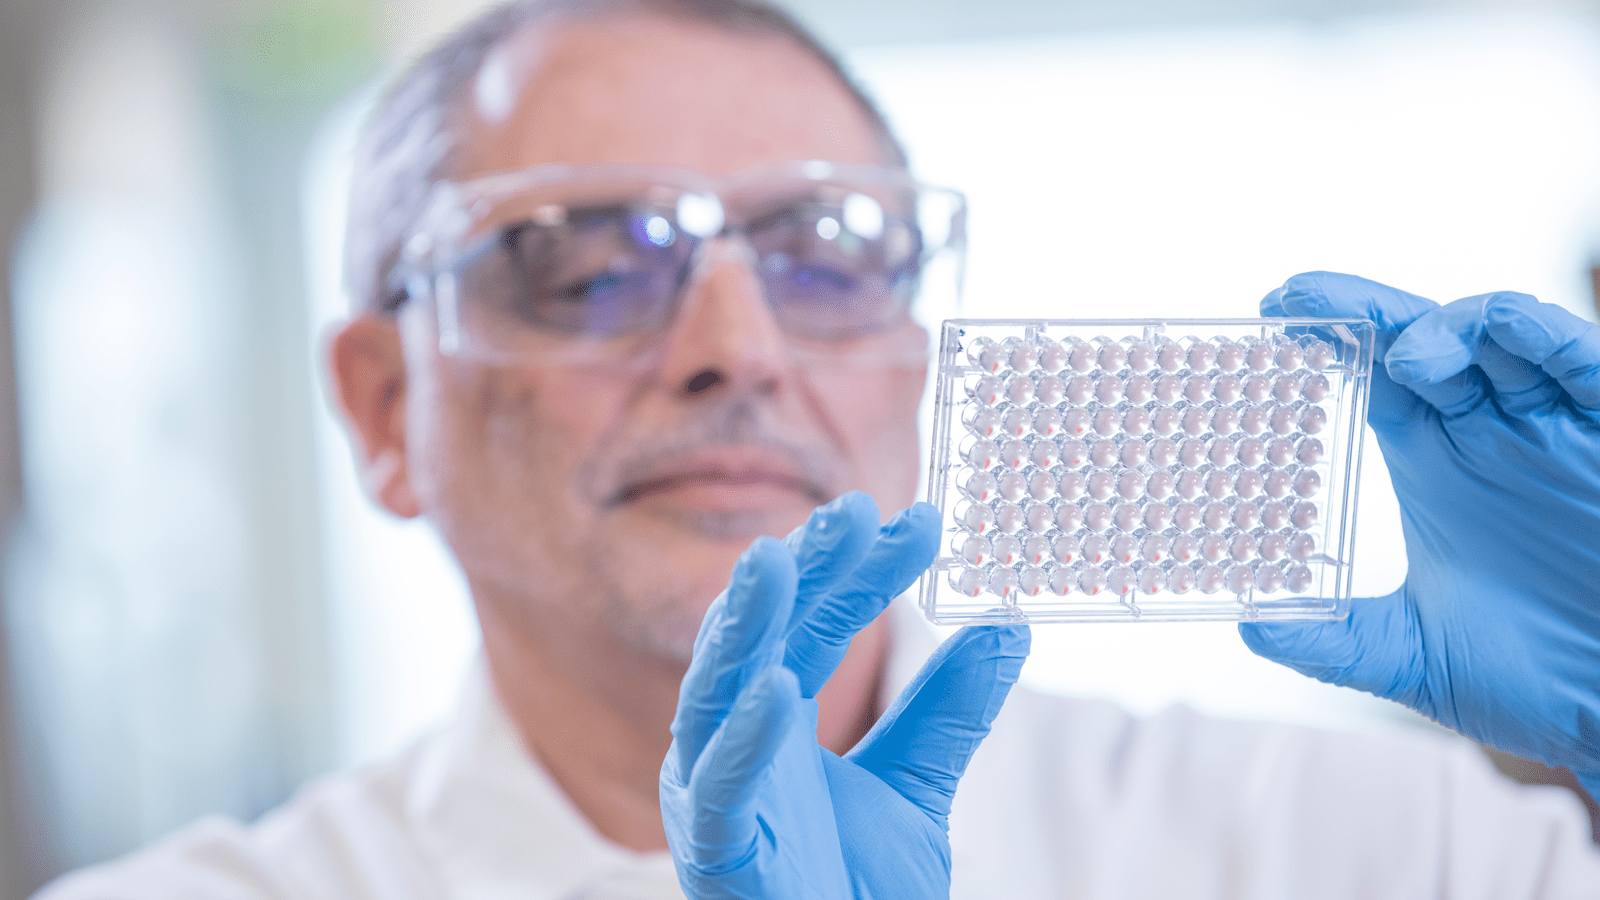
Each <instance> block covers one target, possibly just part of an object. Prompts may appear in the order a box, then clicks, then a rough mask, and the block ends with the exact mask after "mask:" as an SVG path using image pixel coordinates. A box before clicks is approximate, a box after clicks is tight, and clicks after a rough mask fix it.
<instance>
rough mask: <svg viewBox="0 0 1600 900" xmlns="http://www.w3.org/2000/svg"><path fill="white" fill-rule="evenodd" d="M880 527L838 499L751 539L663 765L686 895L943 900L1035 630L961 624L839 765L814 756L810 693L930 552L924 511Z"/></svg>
mask: <svg viewBox="0 0 1600 900" xmlns="http://www.w3.org/2000/svg"><path fill="white" fill-rule="evenodd" d="M877 523H878V511H877V507H876V505H875V504H874V503H873V502H872V500H871V498H869V497H867V496H866V495H865V494H859V493H855V494H846V495H845V496H843V497H841V498H839V499H838V500H835V501H834V502H833V503H830V504H828V505H827V506H824V507H822V508H821V509H818V510H817V511H816V513H814V514H813V515H812V517H811V519H810V521H809V522H807V523H806V525H804V526H803V527H801V528H800V529H798V530H796V531H795V533H794V534H791V535H790V536H789V538H788V539H787V540H785V541H783V542H779V541H776V540H773V539H771V538H762V539H759V540H757V541H756V542H755V543H754V544H752V545H751V547H750V549H749V550H748V551H747V552H746V553H745V554H744V556H743V557H741V558H740V560H739V564H738V566H737V567H736V568H735V569H734V572H733V578H732V580H731V581H730V583H729V585H728V589H727V590H726V591H724V592H723V594H722V595H721V596H720V597H718V598H717V600H716V601H715V602H714V603H712V605H711V608H710V610H708V611H707V613H706V618H705V621H704V622H703V624H702V625H701V628H700V634H699V637H698V638H696V640H695V649H694V658H693V661H692V662H691V663H690V666H689V671H688V673H687V674H686V675H685V676H684V680H683V687H682V690H681V692H680V694H679V699H678V712H677V716H676V718H675V719H674V720H673V723H672V734H673V742H672V749H671V750H670V751H669V752H668V753H667V758H666V761H665V762H664V763H663V764H662V766H661V814H662V819H663V821H664V822H665V824H666V830H667V842H668V844H669V845H671V847H672V856H673V862H674V863H675V864H676V866H677V869H678V881H679V883H680V884H681V885H682V886H683V890H684V892H685V894H687V896H688V897H690V898H692V900H702V898H735V897H738V898H790V897H819V898H829V900H843V898H869V897H870V898H879V900H882V898H899V897H904V898H918V900H922V898H929V897H945V896H948V895H949V890H950V844H949V840H948V838H947V836H946V832H947V826H946V816H947V815H948V814H949V812H950V801H951V798H952V797H954V795H955V789H956V782H957V781H958V780H959V779H960V778H961V774H962V772H964V771H965V770H966V766H967V761H968V759H970V758H971V756H972V752H973V751H974V750H976V749H977V747H978V744H979V742H981V741H982V740H983V738H984V736H985V735H987V734H988V733H989V725H990V723H991V722H992V721H993V720H994V717H995V714H996V713H998V712H999V711H1000V706H1001V704H1002V703H1003V702H1004V701H1005V697H1006V693H1007V692H1008V691H1009V690H1010V688H1011V685H1012V684H1013V683H1015V681H1016V679H1017V674H1018V672H1019V671H1020V670H1021V668H1022V661H1023V659H1024V658H1025V657H1026V655H1027V652H1028V643H1029V632H1028V630H1027V628H1026V627H1025V626H1005V627H992V626H991V627H971V628H964V629H962V630H961V631H960V632H958V633H957V634H956V635H955V636H954V637H952V638H950V639H949V640H948V641H946V642H945V643H944V644H943V645H942V646H941V647H940V648H939V650H938V652H937V653H935V654H934V656H933V657H932V658H931V659H930V660H929V661H928V663H927V665H925V666H924V667H923V669H922V671H921V673H919V674H918V675H917V677H916V678H915V679H914V680H913V681H912V682H911V684H910V685H909V686H908V687H907V688H906V689H905V691H903V692H902V693H901V695H900V697H899V699H898V700H897V701H896V702H895V703H894V705H893V707H892V708H890V709H889V711H888V712H885V713H884V714H883V716H882V717H881V718H880V719H879V720H878V723H877V724H876V725H875V726H874V727H873V728H872V730H871V731H870V732H869V733H868V734H867V736H866V737H865V738H863V739H862V741H861V743H860V744H859V745H857V746H856V748H855V749H854V750H852V751H850V753H849V754H848V755H846V756H844V757H842V758H841V757H839V756H836V755H834V754H833V753H831V752H829V751H828V750H826V749H823V748H822V747H820V746H818V744H817V734H816V731H817V704H816V701H815V700H814V699H813V698H814V697H815V696H816V693H817V690H818V689H819V688H821V687H822V684H823V682H825V681H826V680H827V678H828V676H829V675H831V674H832V673H833V670H834V668H835V667H836V666H837V665H838V664H839V661H840V660H841V659H842V658H843V657H844V652H845V649H846V647H847V646H848V645H849V642H850V638H851V637H852V636H854V635H855V633H856V632H857V631H859V630H860V629H861V628H862V627H863V626H865V625H866V624H867V623H869V622H871V621H872V620H873V619H874V618H876V617H877V615H878V614H879V613H880V612H882V611H883V609H884V608H885V607H886V606H887V605H888V603H889V601H890V600H892V599H893V598H894V597H896V596H897V595H899V594H900V593H901V591H903V590H905V588H906V587H907V586H909V585H910V584H911V582H912V581H914V580H915V579H916V577H917V576H918V575H919V574H920V573H921V572H922V571H923V570H924V569H926V568H927V567H928V566H929V565H930V564H931V563H932V562H933V558H934V557H935V555H937V549H938V540H939V514H938V512H937V511H936V510H934V508H933V507H931V506H928V505H927V504H923V503H919V504H917V505H916V506H913V507H912V508H910V509H908V510H905V511H904V512H901V513H900V514H899V515H897V516H895V517H894V519H893V520H892V521H890V522H889V524H887V525H885V526H883V527H882V529H881V530H880V529H879V527H878V524H877Z"/></svg>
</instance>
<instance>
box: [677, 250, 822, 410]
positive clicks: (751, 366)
mask: <svg viewBox="0 0 1600 900" xmlns="http://www.w3.org/2000/svg"><path fill="white" fill-rule="evenodd" d="M754 262H755V261H754V259H753V254H752V252H751V251H750V249H749V247H748V246H746V245H743V244H742V243H736V242H733V241H730V240H728V239H726V238H724V239H718V240H716V241H714V242H713V243H712V244H710V245H708V246H707V247H706V248H705V256H703V257H702V258H701V259H700V260H699V261H698V262H697V264H696V265H695V267H694V270H693V272H692V273H691V274H690V279H689V284H688V285H687V287H686V288H685V292H684V297H683V303H682V306H681V308H680V309H679V313H678V316H677V319H676V321H674V323H673V325H672V327H671V329H670V330H669V332H668V337H667V342H666V346H665V348H664V353H663V357H662V360H661V369H660V374H661V378H662V382H663V383H664V384H666V385H668V386H669V387H670V389H671V390H672V391H673V392H674V393H676V394H678V395H679V396H681V397H683V398H685V399H701V398H711V397H715V396H721V395H724V394H730V393H744V394H751V395H766V396H770V395H775V394H777V393H778V392H779V391H780V390H781V388H782V385H783V382H784V379H785V376H784V373H785V372H786V371H788V368H789V366H790V365H791V362H790V359H789V354H788V346H787V344H786V342H785V341H784V337H783V333H782V332H781V331H780V330H779V328H778V322H777V320H776V319H775V318H774V317H773V314H772V307H771V306H770V305H769V304H768V303H767V300H766V296H765V291H764V290H763V289H762V286H761V281H760V279H759V278H757V277H756V273H755V267H754Z"/></svg>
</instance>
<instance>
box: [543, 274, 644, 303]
mask: <svg viewBox="0 0 1600 900" xmlns="http://www.w3.org/2000/svg"><path fill="white" fill-rule="evenodd" d="M644 280H645V279H644V277H643V276H642V275H640V274H638V273H635V272H606V273H604V274H601V275H596V276H595V277H593V278H585V279H582V280H580V281H575V282H572V283H569V284H567V285H565V286H562V287H558V288H556V289H555V290H553V291H551V292H550V299H551V300H557V301H561V302H563V303H597V302H605V301H608V300H614V299H615V297H616V294H618V293H619V292H621V291H624V290H626V289H627V288H629V287H632V286H636V285H639V284H642V283H643V282H644Z"/></svg>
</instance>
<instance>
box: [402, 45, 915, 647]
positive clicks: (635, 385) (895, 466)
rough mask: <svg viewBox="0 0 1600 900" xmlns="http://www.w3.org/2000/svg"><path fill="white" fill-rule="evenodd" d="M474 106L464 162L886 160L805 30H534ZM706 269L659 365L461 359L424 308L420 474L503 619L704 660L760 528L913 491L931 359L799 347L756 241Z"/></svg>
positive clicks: (410, 465)
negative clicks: (794, 37) (840, 500)
mask: <svg viewBox="0 0 1600 900" xmlns="http://www.w3.org/2000/svg"><path fill="white" fill-rule="evenodd" d="M468 118H469V120H470V124H469V125H468V127H467V130H466V140H465V145H466V151H465V153H464V155H463V157H462V158H460V159H459V160H458V161H457V164H456V168H455V171H454V173H453V174H454V175H455V177H457V178H463V179H465V178H471V177H474V176H478V175H484V174H489V173H493V172H502V171H508V170H515V169H522V168H526V167H529V166H535V165H540V164H545V163H639V164H647V165H657V166H670V167H675V168H680V169H688V170H692V171H697V172H700V173H704V174H706V175H710V176H719V175H725V174H728V173H732V172H736V171H739V170H742V169H745V168H747V167H750V166H752V165H756V164H761V163H776V162H787V161H792V160H804V159H825V160H832V161H836V162H847V163H865V164H883V163H885V162H887V160H885V158H884V155H883V152H882V150H881V147H880V144H879V143H878V140H877V138H876V136H875V134H874V132H873V130H872V129H871V127H870V125H869V124H868V121H867V119H866V117H865V115H864V113H863V112H862V111H861V109H860V108H859V107H858V106H857V105H856V104H855V103H854V102H853V100H852V99H851V97H850V96H849V94H848V93H847V92H846V91H845V89H844V88H843V87H842V86H841V85H839V84H838V83H837V82H836V81H835V80H834V79H833V77H832V76H831V75H830V74H829V73H828V72H827V71H826V70H825V69H824V68H823V67H822V66H821V65H820V64H819V63H817V62H816V61H815V60H813V59H812V58H810V57H809V56H807V55H806V54H805V53H803V52H802V51H800V50H798V49H796V48H794V47H793V46H792V45H790V44H789V43H787V42H785V41H782V40H779V39H776V38H770V37H761V36H749V35H735V34H730V33H726V32H722V31H718V30H714V29H710V28H707V27H704V26H696V25H689V24H683V23H676V22H671V21H665V20H658V19H648V18H629V19H606V20H602V21H597V22H590V23H579V24H573V25H567V26H562V27H559V28H555V29H550V30H544V31H539V32H529V33H527V34H524V35H521V36H519V37H517V38H514V39H513V40H511V41H509V42H508V43H507V44H506V45H505V46H504V47H502V48H501V49H500V50H499V51H497V53H496V54H494V55H493V56H491V59H490V60H489V62H488V63H486V65H485V71H484V73H483V74H482V75H481V76H480V78H479V79H478V89H477V90H476V92H475V93H474V94H473V98H472V104H471V106H470V109H469V116H468ZM699 274H700V275H701V276H702V277H700V278H698V279H696V280H695V281H694V282H693V283H692V286H691V288H690V289H689V294H688V296H686V297H685V298H684V300H683V302H682V305H681V308H680V312H679V314H678V316H677V318H676V319H675V320H674V321H673V323H672V324H671V325H670V326H669V330H668V332H667V334H666V336H665V339H664V341H665V343H664V351H663V353H662V355H661V357H660V360H659V363H658V364H656V365H653V366H652V367H651V368H649V369H648V370H646V371H643V372H640V371H636V370H621V369H617V368H605V367H597V366H574V365H567V366H543V367H540V366H533V365H529V366H521V367H503V366H488V365H484V364H482V363H479V362H475V361H473V360H471V359H467V358H455V357H445V356H441V355H440V354H439V352H438V341H437V335H436V332H435V330H434V328H433V324H432V322H431V321H430V319H429V314H428V311H427V310H421V309H415V308H413V309H410V310H408V311H407V312H406V313H404V318H403V321H402V326H403V328H402V330H403V333H404V335H405V352H406V373H407V376H406V377H407V396H406V406H405V411H406V434H407V447H406V454H405V456H406V459H407V470H408V473H409V475H408V477H409V481H410V486H411V491H412V492H413V493H414V494H415V496H416V499H417V501H418V503H419V505H420V507H421V509H422V511H423V512H425V513H427V514H429V515H430V516H432V517H433V518H434V520H435V521H436V522H437V523H438V524H439V526H440V527H441V529H442V531H443V533H444V535H445V538H446V540H447V541H448V542H449V543H450V544H451V546H452V548H453V549H454V550H455V552H456V554H457V556H458V558H459V559H460V561H461V563H462V565H463V567H464V569H465V570H466V573H467V576H468V578H469V580H470V581H471V582H472V585H473V589H474V593H475V595H476V596H477V598H478V602H479V603H480V604H491V605H494V606H495V607H496V608H495V609H494V610H493V613H494V614H495V615H496V616H497V617H499V618H503V619H509V620H512V621H515V622H519V623H520V624H521V625H522V626H524V627H525V628H528V629H533V630H534V631H536V632H539V633H548V634H557V633H560V634H564V635H566V636H568V637H570V638H572V639H575V640H579V641H581V640H583V638H582V637H580V636H581V635H583V634H584V633H586V632H587V633H588V634H590V635H594V636H597V637H598V638H599V639H601V640H607V639H612V640H616V639H620V641H621V642H622V643H624V644H626V645H629V646H631V647H633V648H635V649H637V650H643V651H645V652H649V653H652V654H656V655H659V656H663V657H667V658H671V659H674V660H686V659H687V657H688V651H689V647H690V644H691V643H692V641H693V637H694V634H695V630H696V628H697V627H698V624H699V621H700V619H701V617H702V616H703V615H704V612H705V608H706V606H707V605H708V604H709V603H710V601H711V599H712V598H713V597H714V596H715V595H716V594H717V592H718V591H720V590H721V589H722V587H723V586H724V585H725V584H726V582H727V578H728V574H729V571H730V570H731V569H732V566H733V564H734V562H735V560H736V559H737V557H738V555H739V554H740V553H741V552H742V551H743V550H744V548H745V547H746V546H748V544H749V542H750V541H751V540H752V539H754V538H755V537H757V536H758V535H763V534H769V535H781V534H784V533H786V532H787V531H789V530H790V529H792V528H794V527H795V526H796V525H798V524H800V523H801V522H802V521H804V519H805V517H806V516H807V515H808V514H809V512H810V511H811V510H812V509H813V508H814V507H816V506H817V505H819V504H821V503H823V502H826V501H827V500H829V499H831V498H832V497H835V496H837V495H838V494H840V493H843V492H844V491H846V490H851V489H860V490H864V491H867V492H868V493H870V494H872V495H873V496H874V497H875V498H876V499H877V500H878V502H879V504H880V505H881V506H882V507H883V509H884V510H885V513H886V514H887V513H889V512H892V511H893V510H895V509H898V508H900V507H903V506H905V505H907V504H909V503H910V502H911V500H912V499H913V496H914V492H915V482H916V463H917V431H916V411H917V405H918V399H919V397H920V394H921V390H922V386H923V381H924V377H925V372H924V371H923V370H921V369H906V368H899V369H895V368H884V367H880V368H865V369H863V368H853V369H844V370H840V371H832V370H830V369H829V367H827V366H824V365H819V364H817V363H816V362H815V361H814V359H813V360H812V361H811V362H803V361H801V360H797V359H796V358H795V356H794V355H793V353H792V352H791V347H790V344H789V342H788V340H787V338H786V336H785V335H784V334H783V332H781V331H780V330H779V329H778V327H777V325H776V324H775V322H774V320H773V318H772V314H771V311H770V309H769V308H768V306H767V304H766V302H765V300H764V299H763V296H762V293H761V289H760V285H759V283H758V282H757V281H756V278H755V276H754V274H753V273H752V272H751V271H750V270H749V269H748V268H747V266H746V265H745V264H744V263H743V262H740V261H737V260H734V259H730V260H729V261H726V262H722V263H718V264H716V265H715V266H713V267H712V268H711V269H710V270H709V271H705V270H702V271H701V272H700V273H699ZM808 359H810V358H808Z"/></svg>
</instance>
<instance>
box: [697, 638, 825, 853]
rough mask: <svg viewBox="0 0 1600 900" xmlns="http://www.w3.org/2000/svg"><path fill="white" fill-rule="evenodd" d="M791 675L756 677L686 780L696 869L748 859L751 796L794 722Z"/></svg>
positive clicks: (754, 825)
mask: <svg viewBox="0 0 1600 900" xmlns="http://www.w3.org/2000/svg"><path fill="white" fill-rule="evenodd" d="M800 719H801V716H800V693H799V690H798V687H797V685H796V682H795V678H794V673H793V672H790V671H788V670H787V669H785V668H783V667H782V666H771V667H769V668H767V669H764V670H763V671H761V672H760V673H758V674H757V675H756V676H755V678H754V679H753V680H751V682H750V683H749V684H747V685H745V688H744V690H743V691H741V692H740V693H739V699H738V701H737V702H735V703H734V705H733V707H732V708H731V709H730V710H729V711H728V715H727V718H725V719H723V721H722V724H721V726H720V727H718V729H717V730H716V732H715V733H714V734H712V736H711V738H710V740H709V741H707V742H706V745H705V750H704V751H703V752H702V753H701V754H700V759H699V760H698V761H697V762H696V763H695V767H694V772H693V774H692V775H691V776H690V778H689V801H690V804H691V807H692V809H693V812H692V814H691V815H692V818H691V820H690V821H691V825H690V834H689V850H690V852H691V853H693V854H694V857H695V859H694V861H695V863H696V865H697V866H698V867H699V868H700V869H701V870H702V871H709V872H716V871H718V870H722V871H726V870H727V869H731V868H734V867H736V866H737V865H738V864H739V863H740V862H741V861H742V860H745V859H747V858H749V856H750V855H751V853H752V849H753V848H754V846H755V842H756V840H757V839H758V838H759V836H760V824H759V823H758V822H757V820H756V797H757V794H758V792H759V791H760V789H761V787H762V786H763V785H764V784H765V783H766V782H767V778H768V769H769V768H770V767H771V765H772V761H773V760H774V759H775V758H776V757H777V755H778V751H779V750H780V749H781V748H782V747H783V742H784V741H785V740H786V739H787V738H788V735H789V731H790V729H792V728H794V727H795V726H796V724H797V723H798V722H799V721H800Z"/></svg>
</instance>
